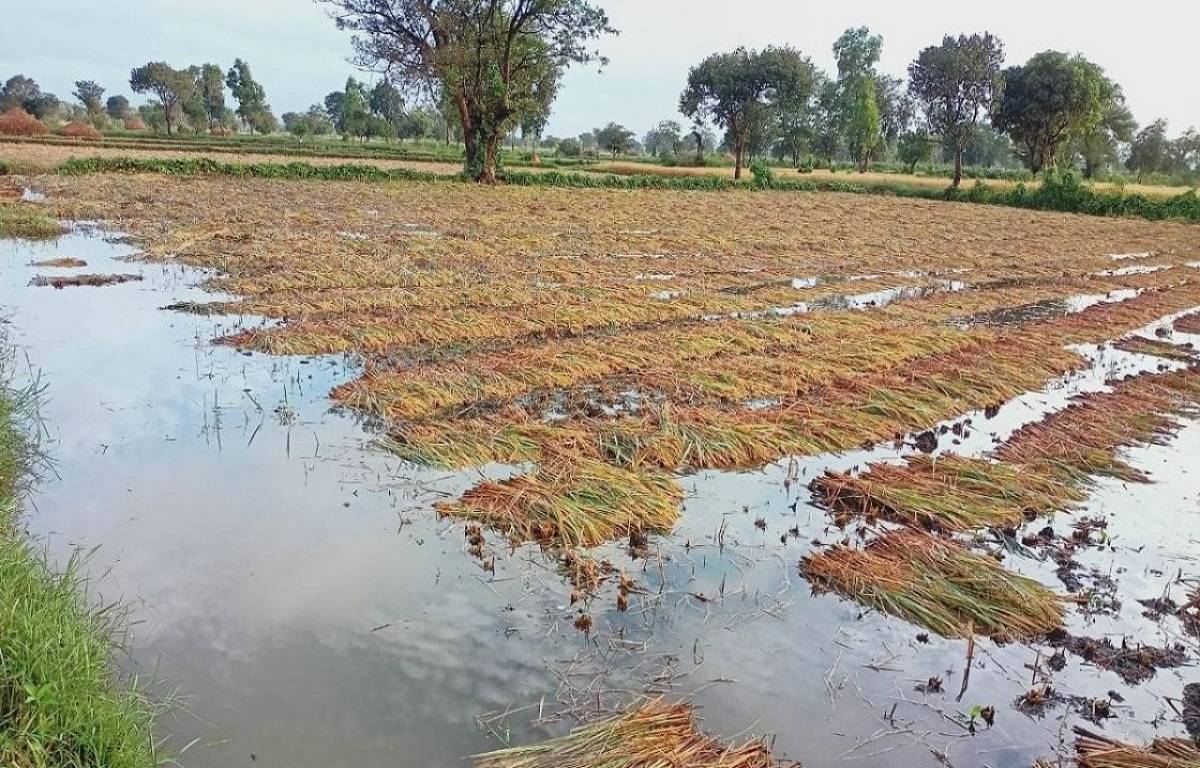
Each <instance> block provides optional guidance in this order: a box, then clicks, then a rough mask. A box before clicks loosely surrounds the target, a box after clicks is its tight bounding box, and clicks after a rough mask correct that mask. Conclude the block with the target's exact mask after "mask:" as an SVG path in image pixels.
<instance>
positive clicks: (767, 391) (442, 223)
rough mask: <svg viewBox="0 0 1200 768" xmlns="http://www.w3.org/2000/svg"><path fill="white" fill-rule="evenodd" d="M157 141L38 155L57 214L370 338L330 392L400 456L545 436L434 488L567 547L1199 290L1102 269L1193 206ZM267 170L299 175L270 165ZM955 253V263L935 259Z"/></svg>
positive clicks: (251, 308)
mask: <svg viewBox="0 0 1200 768" xmlns="http://www.w3.org/2000/svg"><path fill="white" fill-rule="evenodd" d="M22 146H23V145H22ZM52 149H53V148H52ZM160 160H163V162H166V159H164V158H160ZM89 162H91V161H89ZM106 162H108V161H106ZM155 162H158V161H155ZM170 162H171V164H170V165H164V166H162V168H161V170H164V171H167V172H170V173H176V172H178V173H188V174H191V173H193V172H196V175H194V176H193V177H192V178H190V179H189V180H188V183H187V184H185V185H181V184H177V183H171V181H170V180H169V179H163V178H161V177H158V176H154V175H146V174H143V173H133V174H125V173H104V172H98V173H92V172H93V171H101V170H103V168H107V167H114V168H116V167H123V168H124V169H125V170H130V171H135V170H139V169H141V170H146V169H148V167H147V166H145V165H142V164H141V163H140V161H139V162H138V163H133V164H131V165H128V166H120V164H119V163H117V164H116V165H105V164H102V163H98V162H97V163H93V164H91V165H87V166H80V167H79V168H78V170H81V171H87V172H88V173H89V174H90V175H89V176H88V177H87V179H86V181H83V180H80V179H77V178H74V177H71V176H55V177H46V178H44V179H42V180H39V184H40V185H41V186H43V187H45V189H46V191H47V192H48V193H49V197H50V208H51V209H52V210H53V211H54V212H55V213H56V214H58V215H60V216H63V217H65V218H70V217H76V216H83V217H87V218H96V219H105V220H108V221H110V222H113V223H114V224H115V225H116V226H119V227H120V228H121V229H122V230H123V231H126V232H130V233H132V234H133V235H134V236H135V237H137V238H138V239H139V245H140V246H141V247H142V249H143V251H144V258H146V259H148V260H151V261H169V262H171V263H182V264H188V265H194V266H201V267H207V268H212V269H216V270H218V274H217V275H216V276H215V277H214V278H213V279H211V280H210V281H209V282H208V283H207V286H208V287H210V288H213V289H215V290H221V291H227V292H229V293H232V294H234V295H235V296H237V297H240V298H238V299H235V300H233V301H223V302H219V303H216V304H207V305H206V304H189V305H184V306H181V307H179V309H182V310H186V311H192V312H201V313H239V314H243V313H249V314H262V315H265V316H268V317H271V318H276V319H279V320H281V321H282V322H281V323H278V324H276V325H275V326H274V327H272V328H270V329H267V330H263V329H256V330H248V331H245V332H242V333H240V334H237V335H235V336H232V337H228V338H226V339H224V341H225V342H226V343H230V344H234V345H236V346H238V347H240V348H244V349H252V350H259V351H262V352H267V353H272V354H313V353H329V352H337V353H349V354H355V355H361V356H362V357H363V358H364V370H365V373H364V375H363V376H362V377H361V378H359V379H357V380H354V381H350V382H347V383H346V384H345V385H343V386H341V387H339V388H338V389H337V390H336V391H335V393H334V397H335V398H336V399H337V400H339V401H340V402H342V403H345V404H347V405H350V406H352V407H354V408H356V409H359V410H362V411H364V412H366V413H369V414H370V415H372V416H375V417H378V418H380V419H381V420H382V422H383V424H384V427H385V430H386V433H387V437H386V439H385V440H384V441H383V443H384V444H385V445H386V446H387V447H388V448H389V449H390V450H392V451H394V452H395V453H396V454H397V455H399V456H401V457H402V458H405V459H408V460H412V461H417V462H421V463H426V464H433V465H439V466H448V467H456V468H466V467H473V466H478V465H481V464H485V463H488V462H491V461H499V462H511V463H522V462H530V463H532V464H533V465H534V466H533V467H531V468H530V469H528V471H526V473H525V474H523V475H522V476H521V477H519V478H517V479H515V480H513V481H510V482H509V483H507V484H504V483H497V484H488V485H484V486H481V487H480V488H477V489H476V491H479V492H478V493H474V495H472V494H468V495H467V498H466V499H464V500H463V502H464V503H461V504H455V503H451V504H448V505H446V506H445V511H447V512H450V513H454V514H458V513H459V512H462V513H464V514H467V515H468V516H471V515H474V516H475V517H476V518H477V519H480V520H487V521H488V522H489V523H490V524H494V525H496V526H497V527H499V528H501V529H503V530H505V531H506V532H508V533H509V535H511V536H513V537H514V538H521V537H527V538H531V539H533V540H542V541H547V540H549V541H550V542H557V543H558V544H560V545H562V546H573V545H575V543H577V542H591V541H596V540H598V539H600V538H601V537H603V536H620V535H624V533H626V532H627V530H628V529H630V528H632V527H634V526H635V525H636V524H637V519H638V517H639V516H641V517H644V518H645V522H644V524H643V525H644V527H645V529H646V530H665V529H666V528H669V526H670V525H671V523H672V522H673V520H674V515H676V514H678V506H679V504H678V501H679V498H680V496H681V491H680V488H679V484H678V483H677V482H675V480H674V479H673V475H674V474H675V473H676V472H679V471H689V470H693V469H701V468H729V469H732V468H751V467H757V466H761V465H763V464H765V463H769V462H772V461H775V460H778V459H779V458H781V457H783V456H787V455H791V454H814V453H820V452H825V451H845V450H848V449H852V448H856V447H858V446H861V445H863V444H868V443H869V444H875V443H879V442H881V441H890V440H893V439H895V438H897V437H898V436H902V435H903V434H905V433H907V432H909V431H911V430H916V429H927V428H928V427H929V426H931V425H932V424H934V423H937V422H938V421H941V420H943V419H947V418H951V417H953V416H956V415H957V414H959V413H961V412H963V411H966V410H971V409H975V408H983V407H986V406H988V405H992V404H995V403H997V402H1002V401H1004V400H1007V399H1009V398H1011V397H1014V396H1016V395H1018V394H1021V393H1023V392H1025V391H1028V390H1030V389H1039V388H1041V387H1042V386H1044V385H1045V384H1046V383H1047V382H1049V381H1051V380H1053V379H1054V378H1056V377H1058V376H1060V375H1062V374H1063V373H1065V372H1067V371H1070V370H1073V369H1076V368H1079V367H1080V366H1082V365H1083V360H1082V358H1081V357H1080V356H1079V355H1078V354H1076V353H1075V352H1073V351H1070V350H1068V349H1065V348H1064V345H1066V344H1069V343H1071V342H1075V341H1083V340H1088V339H1093V338H1094V339H1096V340H1104V339H1109V338H1114V337H1117V336H1120V335H1123V334H1126V333H1129V332H1130V331H1132V330H1135V329H1136V328H1138V327H1140V326H1141V325H1144V324H1145V323H1147V322H1149V321H1150V320H1154V319H1157V318H1158V317H1161V316H1162V315H1164V314H1167V313H1171V312H1179V311H1184V310H1186V309H1188V308H1190V307H1192V306H1196V305H1197V304H1200V284H1197V285H1193V284H1190V283H1187V282H1186V280H1183V279H1181V278H1180V275H1183V274H1186V273H1185V271H1184V270H1179V269H1175V270H1165V271H1162V272H1157V273H1151V274H1144V275H1103V276H1098V275H1097V273H1102V272H1104V271H1105V270H1110V269H1111V267H1112V260H1111V258H1109V257H1108V254H1111V253H1114V252H1128V251H1139V252H1143V251H1144V252H1153V253H1155V254H1158V256H1157V258H1156V261H1159V262H1162V263H1164V264H1173V265H1181V264H1186V263H1188V262H1190V261H1194V260H1196V259H1197V258H1200V247H1198V246H1197V245H1196V240H1195V237H1194V234H1193V230H1192V228H1191V227H1187V226H1183V225H1178V224H1155V225H1151V224H1148V223H1146V222H1138V221H1131V220H1116V219H1112V220H1109V219H1095V218H1093V219H1086V220H1085V219H1082V218H1080V217H1070V216H1060V215H1046V214H1040V213H1035V212H1030V211H1021V210H1015V209H1002V208H989V207H984V206H954V205H949V206H948V205H944V204H941V203H934V202H926V201H920V200H898V199H892V198H884V197H879V198H870V199H865V198H851V197H846V196H837V195H832V196H824V195H803V194H792V193H787V192H779V193H778V194H776V195H773V197H772V205H771V206H766V207H764V206H762V205H761V199H762V196H761V195H760V194H757V193H754V192H749V191H746V192H742V191H730V192H722V193H708V192H703V191H696V190H680V191H671V190H662V189H658V190H655V189H623V190H606V189H577V190H563V189H555V188H553V187H538V188H524V187H521V186H515V185H513V186H508V187H502V188H498V189H496V188H493V189H488V190H482V189H478V188H476V187H474V186H471V185H462V184H447V183H444V182H443V181H441V180H434V179H429V180H425V179H421V180H414V179H416V178H417V177H412V178H410V179H406V180H402V183H392V182H387V183H378V181H380V180H381V179H378V178H376V174H378V173H384V172H388V171H387V170H386V169H380V168H376V169H375V170H372V171H369V172H364V173H365V176H364V178H363V179H361V180H357V181H356V180H353V179H352V178H350V177H347V179H348V180H346V181H345V182H344V183H341V184H325V183H322V182H324V181H327V180H328V179H329V178H333V177H335V176H336V175H337V173H338V172H337V171H333V170H328V171H317V170H309V169H299V168H297V169H292V170H283V171H281V170H279V165H278V164H274V165H275V167H273V168H266V167H263V168H258V169H254V168H253V166H255V164H254V163H243V164H241V165H239V167H238V168H237V169H236V170H237V172H238V173H244V174H245V175H241V176H236V177H233V176H227V175H225V172H226V171H229V170H230V169H228V168H225V167H223V166H222V165H220V164H218V165H212V164H211V161H209V160H207V159H204V158H199V157H196V156H195V153H193V155H192V156H191V160H187V161H186V162H183V163H180V162H177V161H175V160H171V161H170ZM243 166H244V167H243ZM313 168H314V169H315V168H317V166H316V165H313ZM254 174H259V175H254ZM277 174H282V176H283V177H284V178H286V182H284V181H281V180H280V179H279V178H274V177H273V178H263V177H260V176H267V175H277ZM350 176H351V177H352V176H353V174H351V175H350ZM530 183H533V182H532V181H531V182H530ZM530 222H536V226H531V225H530ZM812 232H819V233H820V234H817V235H813V234H811V233H812ZM830 232H833V233H835V235H832V236H831V235H830V234H828V233H830ZM951 280H954V281H962V282H963V283H969V286H959V287H960V288H962V289H961V290H958V292H954V293H952V292H948V291H947V290H946V289H945V288H939V286H944V285H946V281H951ZM1129 286H1135V287H1137V288H1139V289H1142V292H1141V294H1139V295H1138V296H1137V297H1136V298H1134V299H1132V300H1129V301H1124V302H1121V303H1120V304H1118V305H1114V307H1115V308H1114V307H1109V306H1096V307H1091V308H1090V309H1088V310H1085V311H1082V312H1078V313H1076V314H1074V315H1067V316H1058V317H1055V316H1044V317H1041V318H1039V319H1037V320H1034V321H1032V322H1026V323H1023V324H1019V325H1017V326H1015V327H1011V328H1009V327H998V328H976V327H971V326H969V325H968V326H961V325H957V324H955V322H954V321H955V319H956V318H961V317H964V316H970V315H972V314H974V313H976V312H981V311H991V310H996V309H1004V308H1007V307H1013V306H1019V305H1022V304H1027V303H1029V302H1031V301H1047V300H1050V301H1053V300H1065V299H1068V298H1070V297H1072V296H1074V295H1077V294H1080V293H1082V294H1091V293H1101V294H1104V293H1107V292H1110V291H1116V290H1121V289H1123V288H1127V287H1129ZM872 292H878V293H875V294H874V296H873V297H872V296H871V294H872ZM849 296H857V297H858V298H857V299H855V302H856V303H854V304H851V303H850V302H847V301H844V300H839V297H849ZM896 298H900V299H901V300H900V301H896V302H895V303H892V304H889V305H887V306H881V305H882V304H886V303H887V302H888V301H892V300H893V299H896ZM784 307H787V308H789V309H788V311H789V312H792V313H793V314H791V315H790V316H775V315H774V314H771V313H769V312H766V311H767V310H770V309H772V308H775V309H779V308H784ZM852 307H857V308H852ZM814 309H815V310H816V311H813V310H814ZM806 310H807V311H806ZM245 327H247V328H254V327H255V324H253V323H248V324H246V326H245ZM1114 331H1115V332H1114ZM572 469H574V470H575V471H572ZM597 478H603V482H604V483H607V484H609V485H611V486H612V487H613V488H614V489H616V491H615V492H614V493H613V495H612V496H611V497H603V496H602V495H600V494H598V493H597V492H596V491H595V488H594V487H593V486H594V485H595V483H596V482H598V480H597ZM581 500H585V501H581ZM617 504H620V505H623V506H624V507H625V514H624V515H623V516H622V515H613V514H612V512H611V509H610V507H612V506H614V505H617ZM668 510H670V514H667V511H668ZM523 516H528V518H529V519H528V520H527V521H525V522H522V521H521V518H522V517H523ZM556 516H558V517H561V520H560V519H558V517H556ZM579 520H585V521H589V522H586V523H581V522H579ZM591 521H598V522H591ZM547 523H548V525H547Z"/></svg>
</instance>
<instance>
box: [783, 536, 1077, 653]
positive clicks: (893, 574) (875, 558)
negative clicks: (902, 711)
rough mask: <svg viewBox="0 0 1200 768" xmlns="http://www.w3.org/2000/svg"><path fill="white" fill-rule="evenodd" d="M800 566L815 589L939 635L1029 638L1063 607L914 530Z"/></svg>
mask: <svg viewBox="0 0 1200 768" xmlns="http://www.w3.org/2000/svg"><path fill="white" fill-rule="evenodd" d="M801 568H802V570H803V572H804V574H805V576H806V577H807V578H808V579H809V581H810V582H811V583H812V584H813V586H814V588H816V589H818V590H830V591H833V592H836V593H838V594H840V595H843V596H845V597H849V598H851V599H853V600H856V601H857V602H859V603H862V604H863V605H866V606H868V607H870V608H874V609H876V610H878V611H881V612H883V613H887V614H890V615H892V616H897V617H899V618H902V619H905V620H907V621H911V622H913V623H914V624H919V625H921V626H923V627H925V628H926V629H929V630H930V631H932V632H936V633H937V634H939V635H942V636H944V637H951V638H961V637H969V636H971V635H973V634H976V633H978V634H983V635H987V636H990V637H995V638H997V639H1000V640H1005V641H1010V640H1028V639H1031V638H1035V637H1039V636H1041V635H1044V634H1046V633H1047V632H1050V631H1051V630H1053V629H1056V628H1058V627H1059V626H1061V624H1062V618H1063V606H1062V603H1061V601H1060V600H1059V598H1058V597H1056V596H1055V595H1054V594H1053V593H1052V592H1050V591H1049V590H1047V589H1046V588H1045V587H1043V586H1041V585H1040V584H1038V583H1037V582H1036V581H1033V580H1032V579H1028V578H1026V577H1024V576H1020V575H1018V574H1015V573H1012V572H1010V571H1007V570H1005V569H1004V568H1003V567H1001V566H1000V565H999V564H998V563H997V562H996V561H995V560H994V559H992V558H990V557H987V556H984V555H979V554H976V553H974V552H971V551H970V550H968V549H966V548H964V547H962V546H960V545H959V544H957V543H954V542H952V541H948V540H945V539H940V538H937V537H935V536H932V535H929V534H925V533H919V532H916V531H900V532H895V533H889V534H886V535H884V536H883V537H881V538H879V539H877V540H875V541H874V542H872V543H870V544H868V545H867V546H866V547H864V548H862V549H853V548H851V547H849V546H845V545H842V546H838V547H835V548H833V549H829V550H826V551H825V552H822V553H820V554H816V555H811V556H809V557H807V558H806V559H805V560H804V562H803V563H802V565H801Z"/></svg>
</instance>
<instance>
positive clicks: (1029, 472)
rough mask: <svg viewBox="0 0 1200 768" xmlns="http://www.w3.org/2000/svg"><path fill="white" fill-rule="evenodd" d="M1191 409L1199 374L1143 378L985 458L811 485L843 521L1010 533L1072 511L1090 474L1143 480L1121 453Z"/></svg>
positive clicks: (835, 477) (884, 467) (1080, 403)
mask: <svg viewBox="0 0 1200 768" xmlns="http://www.w3.org/2000/svg"><path fill="white" fill-rule="evenodd" d="M1198 407H1200V370H1198V369H1195V368H1190V369H1185V370H1182V371H1178V372H1174V373H1167V374H1161V375H1143V376H1139V377H1136V378H1132V379H1127V380H1125V381H1122V382H1118V383H1117V384H1115V385H1114V386H1113V388H1112V391H1111V392H1105V393H1098V394H1089V395H1085V396H1083V397H1081V398H1078V399H1077V400H1076V401H1075V402H1073V403H1072V404H1071V405H1070V406H1069V407H1068V408H1066V409H1065V410H1062V411H1059V412H1057V413H1054V414H1052V415H1050V416H1048V417H1047V418H1045V419H1044V420H1042V421H1040V422H1036V423H1034V424H1030V425H1027V426H1025V427H1024V428H1022V429H1020V430H1018V431H1017V432H1016V433H1014V434H1013V435H1012V436H1011V437H1010V439H1009V440H1008V441H1007V442H1005V444H1004V445H1002V446H1001V447H1000V448H999V449H998V450H997V451H995V453H994V456H993V458H981V459H970V458H963V457H957V456H953V455H945V456H939V457H937V458H931V457H927V456H918V457H913V458H909V459H907V460H906V461H905V463H904V464H901V465H893V464H875V465H872V466H871V467H869V468H868V469H867V471H865V472H863V473H862V474H858V475H855V474H849V473H835V474H829V475H826V476H824V477H820V478H817V479H816V480H814V481H813V483H812V487H813V491H814V495H815V498H816V499H817V500H818V501H819V502H821V503H822V504H824V505H825V506H827V507H828V508H829V509H831V510H832V511H834V512H835V513H837V514H839V515H842V516H853V515H862V516H865V517H869V518H871V517H879V518H883V519H886V520H888V521H891V522H895V523H900V524H903V525H909V526H914V527H921V528H927V529H933V530H946V531H968V530H973V529H980V528H990V527H1012V526H1016V525H1019V524H1020V523H1022V522H1023V521H1024V520H1026V519H1028V518H1031V517H1035V516H1040V515H1045V514H1049V513H1052V512H1055V511H1066V510H1069V509H1071V508H1072V507H1073V506H1075V505H1076V504H1078V503H1079V502H1081V501H1083V500H1084V499H1086V498H1087V492H1088V490H1089V488H1090V485H1091V483H1092V480H1093V478H1094V477H1095V476H1108V477H1117V478H1120V479H1123V480H1126V481H1129V482H1139V481H1140V482H1144V481H1147V480H1149V478H1148V477H1146V476H1145V475H1144V474H1143V473H1141V472H1140V471H1137V470H1135V469H1133V468H1132V467H1130V466H1129V465H1128V464H1126V463H1125V462H1124V461H1122V460H1121V458H1120V455H1119V454H1120V451H1121V450H1122V449H1124V448H1129V447H1133V446H1136V445H1139V444H1145V443H1154V442H1160V441H1162V440H1163V439H1165V438H1166V437H1168V436H1169V435H1170V434H1171V433H1172V430H1173V429H1174V428H1175V427H1176V425H1177V423H1178V421H1177V420H1178V418H1179V417H1180V416H1185V415H1192V414H1195V413H1196V412H1197V408H1198Z"/></svg>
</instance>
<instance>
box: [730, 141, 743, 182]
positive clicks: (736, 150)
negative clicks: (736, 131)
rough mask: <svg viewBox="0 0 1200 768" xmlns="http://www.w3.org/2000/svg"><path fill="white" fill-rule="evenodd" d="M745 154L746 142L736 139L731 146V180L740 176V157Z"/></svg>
mask: <svg viewBox="0 0 1200 768" xmlns="http://www.w3.org/2000/svg"><path fill="white" fill-rule="evenodd" d="M745 154H746V142H745V141H743V140H742V139H738V140H737V141H736V142H735V143H734V146H733V180H734V181H738V180H739V179H741V178H742V159H743V157H745Z"/></svg>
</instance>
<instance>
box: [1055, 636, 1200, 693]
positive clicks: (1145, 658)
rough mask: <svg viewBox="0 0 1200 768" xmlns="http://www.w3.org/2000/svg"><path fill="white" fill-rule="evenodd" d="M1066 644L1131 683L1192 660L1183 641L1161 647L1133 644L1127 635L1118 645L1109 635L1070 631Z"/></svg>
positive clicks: (1098, 665)
mask: <svg viewBox="0 0 1200 768" xmlns="http://www.w3.org/2000/svg"><path fill="white" fill-rule="evenodd" d="M1063 647H1065V648H1066V649H1067V650H1068V651H1070V652H1071V653H1073V654H1075V655H1076V656H1078V657H1080V658H1081V659H1083V660H1084V661H1086V662H1088V663H1090V664H1094V665H1096V666H1097V667H1100V668H1101V669H1105V670H1108V671H1110V672H1115V673H1117V675H1119V676H1120V678H1121V679H1122V680H1124V681H1125V682H1126V683H1128V684H1129V685H1140V684H1141V683H1144V682H1146V681H1147V680H1150V679H1151V678H1153V677H1154V676H1155V675H1156V674H1157V673H1158V670H1160V669H1175V668H1178V667H1182V666H1183V665H1184V664H1186V663H1187V661H1188V657H1187V653H1186V651H1185V650H1184V648H1183V646H1182V645H1174V646H1171V647H1168V648H1158V647H1155V646H1152V645H1141V644H1130V643H1129V640H1128V639H1127V638H1123V639H1122V640H1121V644H1120V645H1119V646H1118V645H1115V644H1114V643H1113V642H1112V640H1110V639H1109V638H1107V637H1105V638H1100V639H1097V638H1091V637H1078V636H1075V635H1068V636H1067V637H1066V639H1065V640H1063Z"/></svg>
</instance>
